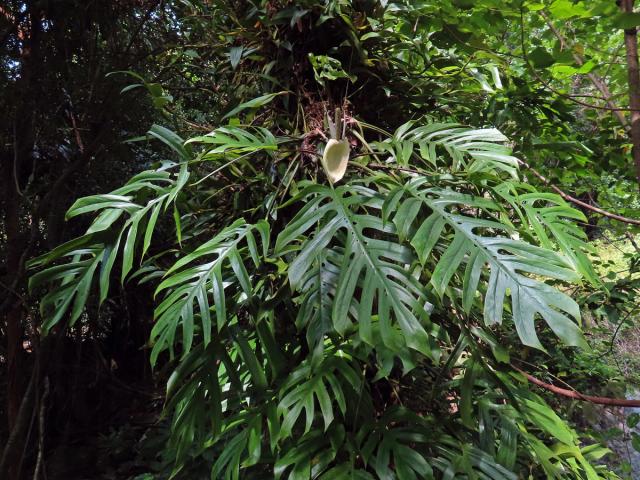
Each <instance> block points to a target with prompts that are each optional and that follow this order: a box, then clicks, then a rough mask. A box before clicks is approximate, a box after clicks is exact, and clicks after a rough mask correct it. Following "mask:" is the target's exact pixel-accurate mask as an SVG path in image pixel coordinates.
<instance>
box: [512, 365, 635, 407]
mask: <svg viewBox="0 0 640 480" xmlns="http://www.w3.org/2000/svg"><path fill="white" fill-rule="evenodd" d="M511 367H512V368H513V369H514V370H516V371H518V372H519V373H521V374H522V375H524V376H525V378H526V379H527V380H529V381H530V382H531V383H533V384H534V385H537V386H539V387H541V388H544V389H545V390H548V391H550V392H553V393H555V394H557V395H560V396H563V397H567V398H574V399H576V400H582V401H585V402H590V403H595V404H598V405H611V406H616V407H640V400H629V399H626V398H612V397H594V396H592V395H583V394H582V393H580V392H577V391H576V390H568V389H566V388H560V387H557V386H555V385H552V384H550V383H546V382H543V381H542V380H540V379H538V378H536V377H534V376H533V375H530V374H528V373H527V372H525V371H524V370H521V369H519V368H518V367H516V366H515V365H511Z"/></svg>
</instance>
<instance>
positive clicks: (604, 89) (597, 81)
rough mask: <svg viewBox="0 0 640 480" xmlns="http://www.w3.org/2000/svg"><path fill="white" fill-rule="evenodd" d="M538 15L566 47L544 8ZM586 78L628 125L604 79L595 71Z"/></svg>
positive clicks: (576, 56)
mask: <svg viewBox="0 0 640 480" xmlns="http://www.w3.org/2000/svg"><path fill="white" fill-rule="evenodd" d="M540 16H541V17H542V18H544V20H545V22H546V23H547V26H548V27H549V28H550V29H551V31H552V32H553V33H554V35H555V36H556V38H557V39H558V41H559V42H560V46H561V48H563V49H564V48H567V40H566V38H564V36H563V35H562V33H561V32H560V30H558V29H557V28H556V26H555V25H554V24H553V22H552V21H551V19H550V18H549V17H548V16H547V14H546V13H545V12H544V10H540ZM523 28H524V27H523ZM571 50H572V51H573V52H574V53H573V59H574V60H575V61H576V63H577V64H578V65H580V66H582V65H583V64H584V58H582V57H581V56H580V55H578V54H577V53H575V51H574V50H573V49H571ZM587 78H589V80H591V83H592V84H593V86H594V87H596V88H597V89H598V90H599V91H600V93H601V94H602V96H603V97H604V98H603V99H602V100H604V101H605V102H606V104H607V106H609V108H612V109H616V110H612V111H613V114H614V115H615V116H616V118H617V119H618V121H619V122H620V123H621V124H622V125H623V126H625V127H626V126H628V125H629V122H628V120H627V118H626V117H625V116H624V115H623V114H622V112H621V111H620V110H618V109H617V107H616V104H615V103H613V100H612V95H611V91H610V90H609V87H608V86H607V84H606V83H605V82H604V80H603V79H602V78H601V77H599V76H598V75H596V74H595V73H591V72H589V73H588V74H587Z"/></svg>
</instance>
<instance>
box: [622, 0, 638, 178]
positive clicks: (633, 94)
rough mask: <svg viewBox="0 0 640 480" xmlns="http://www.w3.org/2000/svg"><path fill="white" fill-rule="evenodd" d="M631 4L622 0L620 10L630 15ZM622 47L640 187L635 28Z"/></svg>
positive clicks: (632, 141)
mask: <svg viewBox="0 0 640 480" xmlns="http://www.w3.org/2000/svg"><path fill="white" fill-rule="evenodd" d="M633 4H634V0H622V2H621V4H620V8H621V9H622V11H623V12H625V13H632V12H633ZM624 45H625V48H626V50H627V75H628V81H629V107H630V108H631V127H630V128H631V130H630V133H631V135H630V136H631V144H632V145H633V148H632V155H633V162H634V164H635V167H636V177H637V179H638V186H639V187H640V66H639V65H638V31H637V29H636V28H635V27H634V28H630V29H627V30H625V31H624Z"/></svg>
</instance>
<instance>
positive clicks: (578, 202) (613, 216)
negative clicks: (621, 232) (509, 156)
mask: <svg viewBox="0 0 640 480" xmlns="http://www.w3.org/2000/svg"><path fill="white" fill-rule="evenodd" d="M518 163H519V164H520V165H522V166H523V167H526V168H527V169H529V171H531V173H533V174H534V175H535V176H536V177H538V179H540V180H541V181H542V183H543V184H545V185H546V186H548V187H549V188H551V189H552V190H553V191H554V192H556V193H557V194H558V195H560V196H561V197H562V198H564V199H565V200H567V201H569V202H571V203H575V204H576V205H580V206H581V207H583V208H586V209H587V210H591V211H592V212H594V213H597V214H599V215H602V216H604V217H607V218H611V219H613V220H617V221H619V222H624V223H629V224H631V225H640V220H637V219H635V218H629V217H623V216H622V215H618V214H617V213H612V212H608V211H607V210H603V209H602V208H600V207H596V206H594V205H590V204H588V203H586V202H583V201H582V200H579V199H577V198H575V197H572V196H571V195H569V194H568V193H565V192H563V191H562V190H560V189H559V188H558V187H556V186H555V185H552V184H551V181H550V180H549V179H548V178H547V177H545V176H544V175H542V174H541V173H540V172H538V171H537V170H536V169H535V168H533V167H532V166H531V165H529V164H528V163H527V162H525V161H523V160H520V159H518Z"/></svg>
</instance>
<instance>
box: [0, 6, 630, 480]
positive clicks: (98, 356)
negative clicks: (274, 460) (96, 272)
mask: <svg viewBox="0 0 640 480" xmlns="http://www.w3.org/2000/svg"><path fill="white" fill-rule="evenodd" d="M597 3H598V5H595V6H594V7H591V6H589V5H586V4H585V3H584V2H568V1H566V2H558V1H555V2H548V3H547V4H543V3H537V2H526V3H525V4H524V5H523V4H522V3H521V2H503V1H490V0H485V1H479V2H466V1H452V2H428V1H415V2H414V1H406V2H395V3H394V2H378V1H373V0H371V1H369V0H362V1H353V2H338V1H336V2H327V3H326V4H325V3H321V2H316V1H311V0H305V1H300V2H284V1H268V2H267V1H265V2H249V1H238V2H201V3H200V2H177V1H176V2H167V1H142V0H141V1H125V0H123V1H118V2H80V1H72V0H68V1H57V2H49V1H33V2H31V1H28V2H24V1H12V0H10V1H9V2H6V5H4V6H1V7H0V32H1V34H2V47H1V48H2V49H1V51H0V62H1V65H2V67H3V68H2V69H1V71H2V77H1V80H0V82H1V86H2V92H3V94H2V96H1V97H0V102H1V103H2V110H3V111H4V112H6V113H7V114H5V115H3V116H2V119H0V126H1V127H0V128H1V130H0V132H1V133H0V139H1V144H0V147H1V149H2V150H1V155H2V175H3V187H2V199H1V200H0V201H1V202H2V203H1V206H2V211H3V215H4V216H3V223H2V226H1V227H0V231H1V235H0V242H1V244H0V248H1V249H2V256H1V257H2V260H3V263H2V264H1V265H0V278H1V279H2V282H3V283H2V285H1V286H2V291H3V296H2V300H1V303H0V312H2V316H3V317H4V318H5V321H4V322H3V324H2V326H0V329H1V330H0V333H1V336H2V338H3V342H2V347H0V348H1V349H2V350H0V357H1V359H2V365H3V367H4V368H3V370H2V377H1V378H2V380H1V381H2V385H3V387H4V386H6V388H3V389H2V391H4V392H6V395H7V398H6V399H5V400H6V401H5V402H3V404H2V406H0V409H2V414H3V418H8V422H7V424H2V426H0V432H2V437H0V438H7V439H8V438H9V432H10V431H11V430H12V429H13V427H14V426H15V425H16V424H20V423H22V424H24V425H25V426H26V428H23V429H22V433H21V436H22V438H18V439H17V440H19V441H18V442H17V443H16V447H15V448H10V449H8V450H7V452H8V454H9V455H10V457H9V458H11V459H12V460H11V461H12V463H13V468H14V470H13V472H12V474H14V475H18V474H19V471H20V470H22V472H23V474H24V475H30V474H31V472H32V471H33V469H34V468H35V465H36V464H37V452H38V451H44V452H47V456H46V462H47V463H46V464H47V471H48V473H49V476H50V477H52V478H55V475H56V474H57V475H59V476H60V478H91V477H92V475H94V473H93V470H92V469H93V468H94V467H95V465H96V463H97V464H98V465H99V467H100V468H103V469H104V471H106V472H107V473H106V474H108V472H109V471H111V472H113V469H115V468H118V467H119V468H121V470H120V472H118V473H117V474H115V475H116V476H117V477H118V476H119V477H118V478H126V477H127V476H134V475H135V474H138V473H144V472H146V471H149V470H152V468H149V465H152V466H153V468H157V469H158V470H161V471H162V469H163V468H164V469H167V468H168V467H167V465H168V464H169V463H170V459H169V458H165V459H163V458H161V457H158V456H157V454H156V451H155V444H154V442H158V443H159V444H163V443H164V436H166V431H165V430H163V429H160V430H162V431H161V432H160V433H153V432H155V429H151V430H150V431H148V432H147V433H146V436H147V437H148V438H151V440H149V442H147V443H145V444H143V445H144V446H143V447H141V451H140V452H139V456H138V458H137V459H136V458H134V456H133V455H132V452H131V451H126V450H125V449H121V450H118V446H119V444H121V443H123V442H124V443H125V444H127V445H134V444H136V442H137V441H138V439H139V436H140V435H141V433H142V432H143V431H145V430H146V427H147V426H148V425H151V424H154V423H155V421H156V416H157V412H158V410H159V408H160V406H161V404H162V401H163V392H162V388H163V384H164V382H165V381H166V379H167V377H168V374H169V371H168V368H170V363H168V362H167V359H165V358H164V357H162V358H161V362H162V365H159V366H158V367H157V370H156V372H155V373H153V374H152V372H151V369H150V367H149V357H148V355H149V350H148V348H146V341H147V338H148V336H149V332H150V330H151V327H152V325H153V321H152V306H151V297H152V291H151V288H150V287H147V286H138V285H137V284H136V283H134V282H129V283H127V284H126V287H124V288H122V287H119V286H116V287H114V289H115V291H114V292H112V296H111V297H110V299H109V300H108V301H107V303H105V304H103V305H102V306H101V307H100V308H99V307H98V304H97V303H96V302H95V301H94V300H91V301H90V302H89V303H88V306H87V308H86V310H85V311H84V312H83V314H82V318H81V321H80V322H78V323H76V324H75V326H74V327H72V328H70V329H69V330H64V329H58V330H56V331H54V333H53V335H50V336H49V337H47V339H46V340H45V341H42V342H41V340H40V339H39V335H38V332H37V326H39V325H40V324H41V322H42V318H40V314H39V311H38V306H37V301H38V298H37V296H38V295H41V294H42V293H44V292H37V293H36V295H34V296H29V295H28V293H27V289H26V285H27V283H26V282H27V273H26V271H25V262H26V260H27V259H29V258H30V257H33V256H35V255H37V254H41V253H43V252H45V251H47V250H49V249H51V248H53V247H55V246H57V245H58V244H60V243H61V242H63V241H65V240H68V239H70V238H73V237H76V236H77V235H79V234H81V233H82V232H83V231H84V230H85V229H86V227H87V226H88V223H86V222H87V220H83V219H82V217H80V218H79V219H74V220H72V221H70V222H65V221H64V214H65V212H66V210H67V209H68V207H69V206H70V205H71V204H72V203H73V201H74V200H75V199H76V198H78V197H81V196H86V195H90V194H94V193H104V192H107V191H111V190H112V189H114V188H116V187H118V186H120V185H121V184H122V183H123V179H125V178H129V177H130V176H131V175H132V174H134V173H136V172H139V171H142V170H144V169H146V168H148V167H149V166H151V165H153V164H155V163H156V162H158V161H161V160H164V159H166V158H167V152H168V149H167V148H166V147H165V146H163V145H162V144H160V143H158V142H153V141H150V140H149V139H148V138H137V139H136V140H137V141H134V142H128V143H125V141H126V140H129V139H131V138H134V137H139V136H140V135H142V134H143V132H145V131H146V130H147V129H148V127H149V126H150V125H151V124H152V123H161V124H163V125H166V126H168V127H170V128H172V129H173V130H176V131H178V132H180V133H181V135H182V136H183V137H185V138H188V137H189V136H192V135H194V134H201V133H206V132H209V131H210V130H212V129H213V128H214V127H216V126H219V125H222V124H224V123H225V122H226V121H228V119H226V118H224V117H225V114H228V113H229V112H231V111H232V109H233V108H234V107H236V106H237V105H239V104H241V103H243V102H246V101H248V100H251V99H253V98H256V97H258V96H260V95H263V94H266V93H270V92H283V93H282V95H279V96H277V97H275V98H274V99H273V100H272V102H271V103H270V104H269V107H268V108H267V109H262V110H261V109H257V108H248V109H246V110H245V111H243V112H242V116H243V118H244V121H245V122H247V123H248V122H250V121H252V122H255V123H256V124H261V125H262V124H264V125H269V126H270V127H272V131H273V133H274V135H278V134H282V133H285V132H286V133H288V134H297V135H303V134H305V133H309V132H313V131H314V129H323V117H324V115H325V111H326V110H327V109H332V108H333V107H334V106H343V107H344V108H345V109H346V110H347V111H350V112H352V113H353V114H354V116H355V115H357V117H358V118H359V119H360V120H361V121H363V122H366V123H369V124H372V125H376V126H377V127H379V128H381V129H383V130H386V131H389V132H392V131H394V130H395V129H396V128H397V127H399V126H400V125H401V124H403V123H405V122H406V121H407V120H410V119H418V118H420V117H422V116H423V115H427V116H429V117H430V118H432V119H434V120H456V121H459V122H462V123H467V124H471V125H476V126H493V127H497V128H498V129H500V130H501V131H503V132H504V133H505V134H506V135H507V136H508V137H509V138H510V139H511V140H512V141H513V143H514V146H515V148H516V153H517V154H518V155H521V156H522V157H524V158H526V159H527V161H529V162H530V163H532V164H533V165H534V166H536V168H540V169H541V170H542V171H544V173H545V175H547V176H548V177H549V178H550V180H551V181H552V182H553V183H554V184H557V185H567V186H568V187H569V190H570V191H571V192H573V193H575V194H576V195H578V196H579V197H580V198H581V199H583V200H585V201H587V202H588V203H591V202H597V203H599V204H601V205H604V206H606V207H609V208H611V209H614V210H616V211H618V212H620V213H622V214H626V215H628V216H633V215H634V214H636V212H637V208H636V207H637V205H636V202H637V200H636V195H635V191H634V188H635V186H634V185H633V182H634V177H635V174H634V171H633V168H632V165H631V159H630V148H629V140H628V138H627V135H626V132H625V129H624V127H622V126H621V125H620V124H619V121H618V120H617V119H616V118H615V117H614V115H612V114H611V113H610V112H606V111H599V110H594V109H590V108H586V107H584V105H580V104H577V103H575V102H574V101H573V99H575V98H582V97H572V95H596V94H597V92H594V90H593V86H592V85H591V84H590V83H589V81H588V79H587V78H586V75H587V74H589V73H592V72H596V73H598V74H599V75H601V76H602V77H603V78H605V79H606V80H607V83H608V85H609V88H610V90H611V91H612V92H614V93H613V95H614V97H615V98H616V99H619V100H620V105H622V106H624V105H626V104H628V102H627V101H626V100H625V98H626V97H625V96H626V78H625V75H626V71H625V65H624V62H622V61H621V55H623V54H624V52H623V51H622V50H621V49H620V44H621V42H622V39H621V35H619V36H612V35H609V32H610V29H612V28H614V27H616V26H618V23H619V22H620V21H622V20H624V18H623V19H621V17H619V16H618V7H617V6H616V5H615V3H614V2H597ZM539 6H542V8H539ZM341 9H347V10H346V11H347V13H343V12H342V10H341ZM540 11H544V12H546V14H547V15H548V18H549V19H550V20H549V21H547V20H546V19H545V17H543V16H541V14H540ZM325 17H326V18H325ZM523 18H524V20H525V21H524V22H521V19H523ZM613 22H618V23H613ZM550 24H551V25H555V26H556V27H558V28H563V34H564V35H565V36H566V37H567V39H565V42H564V43H565V44H566V43H569V42H571V44H572V45H573V46H574V47H570V48H568V47H566V45H565V46H564V47H563V45H562V43H563V42H562V41H561V40H560V39H558V38H557V35H556V34H555V33H554V31H553V30H552V29H551V28H550ZM567 25H568V27H567ZM565 27H566V28H565ZM523 38H524V43H523ZM523 47H524V48H523ZM578 47H579V48H578ZM567 51H569V52H572V54H571V55H570V56H568V55H567ZM575 52H578V53H579V54H580V55H581V56H582V57H583V59H584V62H583V63H584V64H587V65H588V67H586V68H585V67H584V65H578V64H577V62H576V60H575V58H574V57H573V53H575ZM309 54H312V55H313V56H315V57H317V58H321V59H322V56H325V57H327V56H328V57H330V58H332V59H335V60H336V61H337V62H338V63H337V64H333V67H335V68H333V69H332V65H331V64H330V63H329V64H328V63H327V62H328V60H321V64H317V65H318V66H317V67H316V68H315V70H314V64H313V63H312V61H311V58H310V57H309ZM605 61H606V62H605ZM322 62H325V63H322ZM336 65H337V67H336ZM560 67H562V68H560ZM322 69H324V70H322ZM605 69H606V70H605ZM110 72H121V73H115V74H111V75H108V76H107V74H109V73H110ZM127 72H129V73H127ZM343 75H346V76H349V75H352V76H353V79H354V81H353V82H350V81H348V80H347V79H346V78H344V77H343ZM136 76H139V77H136ZM320 82H323V83H324V85H322V84H321V83H320ZM132 84H140V86H139V87H137V88H133V89H128V90H127V91H124V92H123V91H121V90H122V89H123V88H125V87H128V86H130V85H132ZM598 95H599V94H598ZM345 98H346V102H345ZM594 101H598V100H597V99H596V100H594ZM233 117H238V115H237V114H235V115H232V118H233ZM303 147H304V144H303ZM303 158H305V157H304V156H303ZM304 161H305V163H304V167H305V169H306V171H307V172H313V171H314V170H317V169H318V166H317V163H315V161H314V158H313V156H308V157H306V158H305V160H304ZM205 168H206V167H205ZM204 171H206V170H204ZM223 175H227V174H223ZM285 175H286V172H285V171H284V170H282V169H275V171H263V172H256V173H255V175H254V176H253V177H252V180H251V183H247V184H242V182H243V180H242V179H241V177H239V176H238V175H234V174H228V177H227V176H223V177H221V178H217V177H214V178H212V179H211V182H210V183H209V184H208V187H209V188H210V190H211V195H214V194H215V192H216V190H218V189H219V188H220V187H221V186H223V185H227V184H229V183H231V184H232V187H231V188H229V189H228V190H226V191H225V194H224V195H222V196H220V197H215V198H210V197H203V198H198V199H196V198H194V199H192V200H191V202H192V204H191V205H190V208H191V209H193V210H194V211H198V212H199V213H201V212H203V211H204V212H205V215H204V216H201V217H200V218H199V221H201V222H204V220H203V219H206V223H207V224H206V225H203V226H202V227H201V230H199V231H200V233H201V232H202V231H205V230H206V229H207V228H208V229H210V230H211V231H217V229H218V228H219V226H220V225H223V224H224V223H225V222H227V221H228V219H229V218H235V217H236V216H238V215H239V214H244V213H246V212H245V210H246V209H247V208H249V207H252V208H253V207H255V205H260V204H262V203H263V200H262V199H263V198H264V204H265V205H268V202H269V197H268V196H267V195H268V194H272V193H273V192H272V187H273V185H275V184H277V183H278V182H280V181H281V180H282V178H283V177H284V176H285ZM532 180H533V181H535V179H534V178H533V177H532ZM265 196H266V197H265ZM207 210H210V212H208V213H207V212H206V211H207ZM293 211H294V210H293V209H292V211H291V212H286V210H285V211H284V212H282V213H280V214H279V215H281V217H283V218H285V219H286V218H288V217H290V216H291V214H292V213H293ZM586 213H588V214H589V215H590V223H591V230H589V233H590V234H591V235H592V236H597V232H598V231H599V229H600V227H602V226H603V223H602V221H601V220H600V218H599V217H595V216H592V215H591V214H590V212H588V211H586ZM194 220H195V218H194ZM189 221H190V219H189V218H188V217H187V218H183V222H186V223H187V225H188V224H189ZM276 221H277V220H276ZM283 221H284V220H283ZM598 222H600V223H599V224H598ZM169 223H170V222H168V223H167V224H166V225H162V224H161V225H160V226H159V228H160V229H164V230H163V234H164V235H163V237H164V238H165V242H164V243H166V245H160V246H157V245H154V246H153V247H152V250H151V251H150V255H153V254H154V253H159V252H160V251H162V250H163V247H165V248H166V247H171V246H174V245H175V239H174V236H173V235H174V232H173V227H172V226H171V225H170V224H169ZM154 249H155V250H154ZM630 278H631V277H630ZM619 283H620V282H619V281H618V280H617V279H615V280H612V282H611V285H610V287H611V288H612V289H614V288H616V287H617V286H618V284H619ZM628 287H629V285H628V282H627V283H624V282H623V284H622V286H621V289H622V290H623V291H627V292H629V291H630V292H632V293H631V294H633V292H635V291H636V290H634V287H635V286H632V287H631V288H630V289H628ZM624 289H627V290H624ZM585 290H587V291H585V294H584V295H585V304H586V305H588V306H589V307H590V308H593V309H596V308H602V309H605V307H607V306H609V305H610V303H611V302H610V299H609V297H607V296H606V295H605V297H602V298H597V297H594V296H592V292H591V291H588V289H585ZM621 303H623V302H621ZM613 310H615V309H613ZM613 310H612V309H611V308H610V309H609V311H613ZM629 310H630V309H629V308H628V307H627V305H626V304H625V305H623V306H622V307H621V311H623V312H625V313H623V314H622V316H623V317H624V315H626V313H628V311H629ZM288 333H289V334H292V332H288ZM512 340H513V342H516V341H517V340H516V337H515V335H514V336H513V338H512ZM531 355H532V357H533V358H529V357H527V360H528V361H530V362H532V363H537V362H543V363H544V362H548V360H546V357H537V356H536V354H534V353H532V354H531ZM558 355H559V356H560V357H564V356H565V355H566V356H568V357H569V360H567V363H571V361H572V360H571V358H572V357H571V356H572V355H573V354H572V353H566V352H564V351H563V352H562V353H558ZM163 367H164V368H163ZM556 373H557V372H556ZM576 376H577V377H579V376H580V375H576ZM599 382H600V381H599ZM594 383H595V382H591V384H590V385H585V386H586V387H594V386H595V387H597V385H598V384H599V383H595V385H594ZM30 385H32V388H31V390H30ZM381 388H384V387H381ZM420 394H421V393H420V392H419V391H418V392H417V393H415V392H414V393H413V395H414V396H417V397H420ZM377 395H378V396H377V398H378V401H379V402H381V403H384V402H386V399H387V397H389V396H390V395H391V392H390V391H381V392H378V393H377ZM409 396H411V394H409ZM24 399H27V401H26V403H25V401H24ZM21 403H25V406H26V409H25V412H27V413H26V414H25V415H23V416H21V415H20V405H21ZM150 406H151V407H150ZM41 416H43V417H44V418H45V422H44V425H46V427H45V428H42V427H41V425H40V423H39V418H40V417H41ZM125 424H133V426H132V428H131V429H130V430H127V429H124V430H115V432H116V433H113V432H114V430H110V429H112V428H115V429H117V428H118V427H120V426H122V425H125ZM136 424H137V425H136ZM110 431H111V432H112V433H111V434H109V432H110ZM150 432H152V433H150ZM98 434H102V435H103V436H102V437H99V438H100V439H101V440H100V442H101V445H102V448H99V447H98V446H96V444H95V438H96V436H97V435H98ZM90 439H91V440H90ZM40 441H42V442H44V445H38V443H39V442H40ZM129 442H131V443H129ZM83 443H88V446H87V448H85V449H84V450H81V452H82V454H81V455H80V454H78V449H79V445H80V444H83ZM24 445H28V446H29V445H30V446H32V447H33V446H37V448H28V449H24ZM23 450H26V451H27V452H30V453H27V455H23V454H22V451H23ZM98 453H99V454H100V457H99V458H97V457H96V455H97V454H98ZM105 453H106V454H105ZM82 457H84V461H83V462H79V461H78V459H79V458H82ZM209 460H210V459H209ZM127 462H129V463H127ZM136 462H137V463H136ZM154 462H157V463H155V464H154ZM20 465H24V467H23V468H21V467H20ZM72 467H73V469H75V471H70V469H71V468H72ZM193 468H194V471H197V469H198V468H203V471H205V470H207V468H206V461H205V462H204V464H203V466H202V467H201V466H199V465H196V466H194V467H193ZM111 474H113V473H111ZM194 474H195V473H194ZM16 478H17V477H16Z"/></svg>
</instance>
